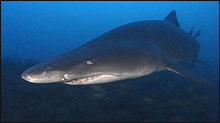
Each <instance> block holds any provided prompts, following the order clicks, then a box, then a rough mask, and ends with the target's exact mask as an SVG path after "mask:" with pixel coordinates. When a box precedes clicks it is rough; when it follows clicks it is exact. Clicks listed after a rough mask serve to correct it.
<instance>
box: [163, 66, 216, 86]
mask: <svg viewBox="0 0 220 123" xmlns="http://www.w3.org/2000/svg"><path fill="white" fill-rule="evenodd" d="M165 66H166V67H165V68H166V69H167V70H170V71H173V72H175V73H177V74H180V75H182V76H184V77H186V78H188V79H191V80H193V81H194V82H198V83H200V84H203V85H206V86H208V87H212V88H218V86H217V85H215V84H212V83H209V82H207V81H205V80H203V79H201V78H199V77H197V76H195V75H194V74H193V72H191V71H190V70H187V69H186V68H184V67H183V66H181V65H179V64H176V63H172V62H169V63H166V65H165Z"/></svg>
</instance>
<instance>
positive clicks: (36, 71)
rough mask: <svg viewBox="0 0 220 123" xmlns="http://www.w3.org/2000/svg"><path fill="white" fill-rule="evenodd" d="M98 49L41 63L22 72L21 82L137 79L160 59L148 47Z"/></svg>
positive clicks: (76, 82)
mask: <svg viewBox="0 0 220 123" xmlns="http://www.w3.org/2000/svg"><path fill="white" fill-rule="evenodd" d="M126 44H127V43H126ZM101 45H102V46H103V47H101V48H93V45H86V46H82V47H79V48H78V49H75V50H73V51H71V52H69V53H66V54H63V55H61V56H58V57H55V58H53V59H50V60H47V61H44V62H42V63H40V64H37V65H35V66H33V67H31V68H29V69H28V70H26V71H24V73H23V74H22V78H23V79H25V80H27V81H29V82H32V83H52V82H64V83H66V84H72V85H82V84H98V83H106V82H112V81H117V80H122V79H129V78H135V77H140V76H143V75H146V74H149V73H152V72H154V71H155V70H156V69H157V68H158V62H156V61H157V60H158V58H159V57H158V55H155V54H152V53H154V51H155V48H154V47H153V46H151V45H148V44H144V45H138V46H134V45H136V44H133V45H127V46H126V45H122V44H121V45H122V46H120V47H119V44H117V45H115V44H114V45H112V46H111V44H101ZM106 45H108V47H107V46H106ZM130 46H132V47H130ZM91 47H92V48H91ZM94 47H95V46H94ZM146 49H147V50H146Z"/></svg>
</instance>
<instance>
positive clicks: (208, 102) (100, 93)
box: [1, 1, 219, 122]
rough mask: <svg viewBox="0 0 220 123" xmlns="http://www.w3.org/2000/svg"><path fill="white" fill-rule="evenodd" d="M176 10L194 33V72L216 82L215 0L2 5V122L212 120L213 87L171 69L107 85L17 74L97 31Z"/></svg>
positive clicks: (215, 113)
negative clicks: (197, 48)
mask: <svg viewBox="0 0 220 123" xmlns="http://www.w3.org/2000/svg"><path fill="white" fill-rule="evenodd" d="M172 10H176V12H177V17H178V20H179V23H180V26H181V28H182V29H183V30H185V31H187V32H188V31H189V30H190V28H191V27H192V26H193V27H194V31H197V30H198V29H201V36H200V37H199V38H198V40H199V43H200V44H201V51H200V53H199V59H202V60H204V61H206V62H207V63H208V64H209V65H204V64H199V63H197V64H196V67H195V69H196V70H195V69H193V70H194V71H196V73H197V74H199V75H200V76H202V77H204V78H206V79H207V80H210V82H213V83H215V84H217V85H218V83H219V11H218V10H219V2H217V1H216V2H207V1H206V2H199V1H197V2H172V1H170V2H162V1H158V2H147V1H146V2H144V1H143V2H140V1H139V2H132V1H127V2H113V1H111V2H107V1H103V2H83V1H82V2H58V1H57V2H33V1H29V2H14V1H8V2H7V1H4V2H1V119H2V121H8V122H9V121H25V122H31V121H53V122H55V121H57V122H58V121H71V122H73V121H146V122H147V121H154V122H156V121H215V122H217V121H219V94H218V93H219V89H213V88H209V87H206V86H205V85H201V84H198V83H195V82H193V81H191V80H189V79H185V78H183V77H182V76H180V75H177V74H175V73H173V72H170V71H161V72H157V73H153V74H151V75H149V76H145V77H141V78H137V79H131V80H123V81H118V82H114V83H107V84H100V85H89V86H69V85H65V84H57V83H55V84H53V83H52V84H32V83H28V82H26V81H25V80H23V79H22V78H21V73H22V72H23V71H24V70H25V69H27V68H29V67H31V66H32V65H35V64H37V63H39V62H40V61H43V60H45V59H48V58H51V57H54V56H57V55H59V54H62V53H64V52H67V51H70V50H71V49H73V48H76V47H78V46H80V45H82V44H84V43H86V42H88V41H90V40H91V39H93V38H95V37H97V36H99V35H101V34H103V33H104V32H106V31H108V30H110V29H113V28H115V27H118V26H120V25H123V24H126V23H130V22H134V21H140V20H162V19H164V18H165V17H166V16H167V14H168V13H169V12H170V11H172Z"/></svg>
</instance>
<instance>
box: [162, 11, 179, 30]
mask: <svg viewBox="0 0 220 123" xmlns="http://www.w3.org/2000/svg"><path fill="white" fill-rule="evenodd" d="M164 21H167V22H170V23H172V24H174V25H176V26H177V27H180V25H179V22H178V20H177V17H176V10H173V11H171V12H170V13H169V14H168V15H167V17H166V18H165V19H164Z"/></svg>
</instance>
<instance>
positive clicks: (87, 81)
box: [64, 74, 120, 85]
mask: <svg viewBox="0 0 220 123" xmlns="http://www.w3.org/2000/svg"><path fill="white" fill-rule="evenodd" d="M118 76H120V75H107V74H97V75H93V76H87V77H81V78H77V79H71V80H67V79H65V78H64V83H65V84H69V85H82V84H93V83H94V82H101V81H105V80H106V79H110V78H117V77H118Z"/></svg>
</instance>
